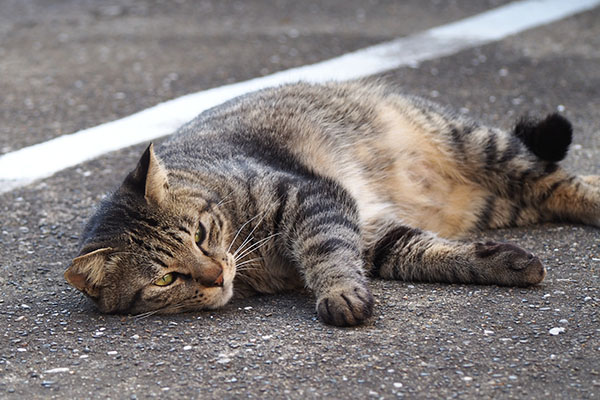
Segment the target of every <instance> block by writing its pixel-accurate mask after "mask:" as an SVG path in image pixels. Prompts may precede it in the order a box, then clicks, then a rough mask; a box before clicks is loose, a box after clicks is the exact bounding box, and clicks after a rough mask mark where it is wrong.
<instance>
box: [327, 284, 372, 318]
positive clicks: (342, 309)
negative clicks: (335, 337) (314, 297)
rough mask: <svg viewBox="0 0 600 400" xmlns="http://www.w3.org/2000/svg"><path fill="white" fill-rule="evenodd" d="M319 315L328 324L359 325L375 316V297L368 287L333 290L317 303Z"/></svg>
mask: <svg viewBox="0 0 600 400" xmlns="http://www.w3.org/2000/svg"><path fill="white" fill-rule="evenodd" d="M317 313H318V314H319V318H320V319H321V320H322V321H323V322H325V323H327V324H331V325H337V326H353V325H358V324H360V323H362V322H364V321H365V320H366V319H367V318H369V317H370V316H371V315H372V314H373V296H372V295H371V292H370V291H369V289H368V288H367V287H361V286H356V287H347V288H346V287H344V288H336V289H332V290H330V291H329V292H328V293H327V294H326V295H324V296H323V297H321V298H320V299H319V300H318V301H317Z"/></svg>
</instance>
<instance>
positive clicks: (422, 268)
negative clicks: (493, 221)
mask: <svg viewBox="0 0 600 400" xmlns="http://www.w3.org/2000/svg"><path fill="white" fill-rule="evenodd" d="M369 225H370V226H371V227H372V228H371V229H370V230H371V238H370V239H369V242H370V245H369V246H368V248H367V251H366V257H365V258H366V259H367V260H368V261H370V265H371V266H372V270H371V274H372V275H374V276H380V277H382V278H387V279H399V280H405V281H423V282H447V283H476V284H497V285H506V286H529V285H534V284H537V283H540V282H541V281H542V280H543V279H544V277H545V275H546V270H545V269H544V266H543V265H542V263H541V262H540V260H539V259H538V258H537V257H535V256H534V255H533V254H531V253H529V252H527V251H525V250H523V249H521V248H519V247H517V246H515V245H512V244H508V243H495V242H477V243H463V242H458V241H452V240H446V239H442V238H439V237H437V236H435V235H434V234H432V233H429V232H426V231H422V230H419V229H415V228H411V227H408V226H404V225H401V224H399V223H390V222H385V221H382V222H381V223H380V224H377V222H372V223H370V224H369ZM367 230H369V229H368V228H367Z"/></svg>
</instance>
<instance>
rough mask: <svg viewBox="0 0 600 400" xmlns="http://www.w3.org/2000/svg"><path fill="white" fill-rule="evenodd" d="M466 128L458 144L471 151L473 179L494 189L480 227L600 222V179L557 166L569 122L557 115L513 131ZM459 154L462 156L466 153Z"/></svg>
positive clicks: (565, 145)
mask: <svg viewBox="0 0 600 400" xmlns="http://www.w3.org/2000/svg"><path fill="white" fill-rule="evenodd" d="M465 132H468V130H467V131H465V127H464V126H463V127H462V128H461V130H459V131H458V133H457V134H456V136H455V137H456V138H457V140H456V141H455V142H454V144H455V145H456V143H459V144H461V146H460V147H461V149H465V148H466V149H471V150H472V149H476V150H475V151H472V152H471V153H468V152H467V153H468V154H469V157H468V163H469V170H470V171H474V172H475V175H472V176H471V177H470V179H471V180H472V181H473V182H476V183H478V184H479V185H481V186H482V187H483V188H484V189H486V190H488V191H489V196H488V197H487V199H486V201H485V202H482V203H481V206H480V209H479V210H476V212H477V215H478V218H479V221H478V223H477V227H479V228H482V229H484V228H499V227H508V226H523V225H529V224H533V223H538V222H546V221H554V220H563V221H571V222H578V223H584V224H588V225H595V226H600V177H598V176H593V175H592V176H581V177H579V176H574V175H571V174H568V173H567V172H565V171H564V170H563V169H562V168H560V167H559V166H558V164H557V163H558V162H559V161H560V160H562V159H563V158H564V157H565V156H566V154H567V151H568V147H569V145H570V143H571V137H572V128H571V124H570V123H569V121H567V120H566V119H565V118H564V117H562V116H560V115H558V114H551V115H549V116H548V117H546V118H545V119H543V120H535V119H523V120H521V121H520V122H519V123H518V124H517V125H516V127H515V129H514V130H513V131H512V132H503V131H499V130H495V129H489V128H484V127H480V128H479V130H476V131H474V132H471V133H470V134H467V133H465ZM467 153H465V152H459V154H462V155H463V156H464V155H465V154H467Z"/></svg>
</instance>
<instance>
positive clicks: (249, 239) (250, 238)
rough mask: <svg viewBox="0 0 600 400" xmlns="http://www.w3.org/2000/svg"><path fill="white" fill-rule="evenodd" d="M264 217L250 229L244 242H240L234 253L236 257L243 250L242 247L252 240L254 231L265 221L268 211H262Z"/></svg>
mask: <svg viewBox="0 0 600 400" xmlns="http://www.w3.org/2000/svg"><path fill="white" fill-rule="evenodd" d="M262 214H263V215H262V217H261V219H260V220H259V221H258V223H257V224H256V226H255V227H254V228H253V229H252V230H251V231H250V233H249V234H248V236H246V239H245V240H244V241H243V242H242V244H240V246H239V247H238V248H237V250H236V251H235V252H234V253H233V257H234V258H236V256H237V254H238V253H239V252H240V251H242V249H243V248H244V246H245V245H246V244H248V243H249V242H250V241H251V240H252V237H253V236H252V234H253V233H254V231H256V229H257V228H258V227H259V226H260V224H261V223H262V222H263V221H264V219H265V216H266V215H267V211H265V212H263V213H262Z"/></svg>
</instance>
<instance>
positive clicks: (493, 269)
mask: <svg viewBox="0 0 600 400" xmlns="http://www.w3.org/2000/svg"><path fill="white" fill-rule="evenodd" d="M475 257H476V259H477V262H478V263H483V264H484V266H485V267H486V269H487V270H488V271H490V273H491V277H490V282H489V283H495V284H498V285H507V286H531V285H536V284H538V283H540V282H541V281H543V280H544V278H545V276H546V268H544V265H543V264H542V262H541V261H540V259H539V258H538V257H536V256H534V255H533V254H531V253H529V252H528V251H525V250H523V249H522V248H520V247H518V246H515V245H513V244H510V243H497V242H486V243H475Z"/></svg>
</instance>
